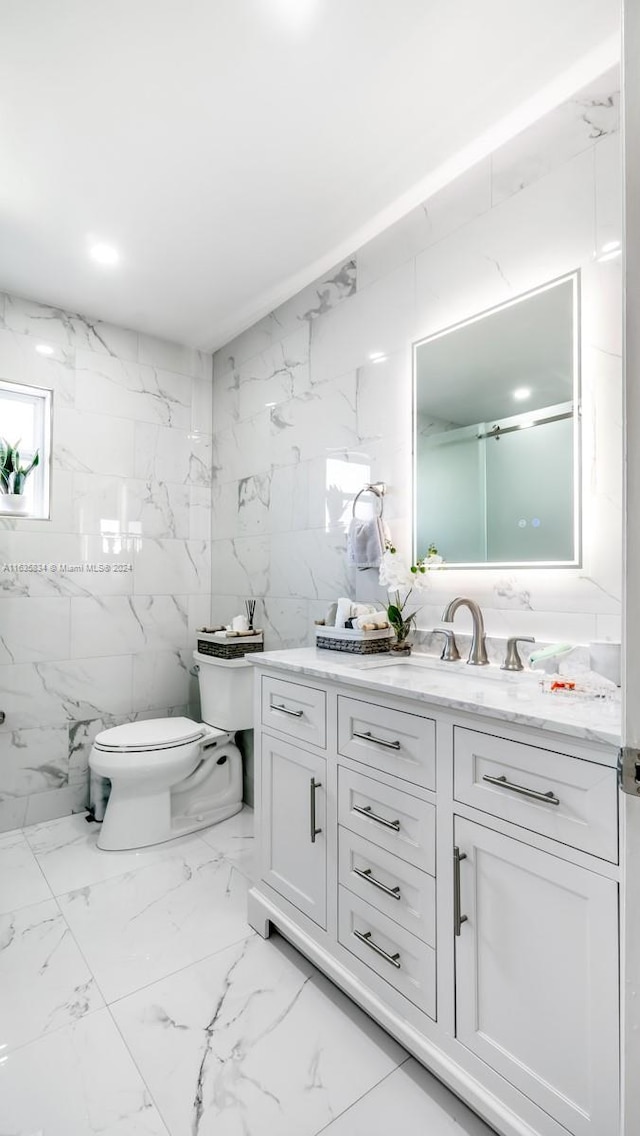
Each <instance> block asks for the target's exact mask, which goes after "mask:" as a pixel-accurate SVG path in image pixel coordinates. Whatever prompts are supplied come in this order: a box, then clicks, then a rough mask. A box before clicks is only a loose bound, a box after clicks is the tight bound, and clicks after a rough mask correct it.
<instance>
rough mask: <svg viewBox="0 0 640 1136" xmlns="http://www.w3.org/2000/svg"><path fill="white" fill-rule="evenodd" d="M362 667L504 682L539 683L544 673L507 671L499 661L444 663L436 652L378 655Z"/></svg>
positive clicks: (406, 673) (410, 675)
mask: <svg viewBox="0 0 640 1136" xmlns="http://www.w3.org/2000/svg"><path fill="white" fill-rule="evenodd" d="M362 666H363V667H364V668H365V669H366V670H368V671H369V670H373V671H379V670H383V669H384V670H385V671H387V672H388V673H391V672H393V674H394V675H397V676H398V678H400V677H401V676H403V675H404V676H405V677H411V678H415V677H416V676H417V673H419V672H420V671H431V672H432V673H433V672H436V673H438V674H440V675H443V676H445V675H448V676H449V677H450V678H453V677H455V678H456V679H473V681H474V682H476V683H477V682H478V681H479V680H480V681H486V682H502V683H513V682H517V683H521V682H534V683H535V682H539V681H540V678H541V675H540V673H539V672H538V671H530V670H524V671H503V670H502V669H501V668H500V667H499V666H497V665H496V664H495V663H490V664H489V666H473V665H469V664H468V663H467V662H465V661H463V660H460V662H456V663H449V662H443V660H442V659H437V658H434V657H433V656H432V655H414V656H412V657H410V658H408V659H393V658H384V659H383V658H380V657H378V658H376V659H367V660H366V661H365V660H363V661H362Z"/></svg>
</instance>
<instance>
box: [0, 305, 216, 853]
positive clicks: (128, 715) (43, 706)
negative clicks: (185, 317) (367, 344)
mask: <svg viewBox="0 0 640 1136" xmlns="http://www.w3.org/2000/svg"><path fill="white" fill-rule="evenodd" d="M43 344H46V345H47V346H48V347H50V348H51V349H52V352H53V353H52V354H51V355H49V356H46V357H45V356H43V355H41V354H39V353H38V352H37V351H36V350H35V349H36V347H37V346H39V345H43ZM0 377H1V378H2V379H7V380H13V381H15V382H18V383H25V384H28V385H29V384H31V385H36V386H44V387H50V388H52V389H53V392H54V396H53V407H54V409H53V470H52V479H51V489H52V513H51V520H50V521H36V520H33V521H30V520H26V519H25V520H17V519H8V518H0V692H1V694H0V709H2V710H4V712H5V715H6V719H5V722H4V724H3V725H2V726H0V831H1V830H3V829H11V828H15V827H17V826H21V825H24V824H31V823H35V822H38V821H45V820H49V819H51V818H54V817H58V816H62V815H64V814H67V813H70V812H72V811H76V810H78V809H81V808H82V807H83V806H84V805H85V803H86V796H87V760H88V754H89V749H90V746H91V742H92V739H93V737H94V736H95V734H96V733H97V732H98V730H100V729H103V728H105V727H107V726H109V725H114V724H117V723H119V722H123V721H129V720H133V719H135V718H137V717H152V716H159V715H163V714H179V713H185V712H187V707H188V705H189V703H190V700H192V699H193V697H194V695H195V694H196V690H195V684H194V680H193V679H192V678H191V677H190V675H189V667H190V664H191V658H190V651H191V649H192V647H193V640H194V631H195V628H196V627H197V626H200V625H202V624H203V623H205V622H207V621H208V619H209V606H210V595H209V593H210V580H211V555H210V534H211V518H210V512H211V460H212V459H211V455H212V438H211V405H212V382H211V356H210V355H207V354H202V353H200V352H197V351H194V350H191V349H190V348H185V347H181V346H179V345H178V344H173V343H168V342H164V341H161V340H158V339H153V338H151V337H149V336H146V335H142V334H138V333H136V332H133V331H127V330H125V329H123V328H117V327H112V326H109V325H105V324H100V323H92V322H90V321H88V320H86V319H84V318H82V317H80V316H76V315H71V314H69V313H66V312H61V311H58V310H55V309H52V308H48V307H45V306H43V305H41V304H37V303H34V302H31V301H27V300H23V299H18V298H16V297H13V296H8V295H2V296H0ZM1 432H2V430H1V426H0V433H1ZM92 564H93V565H102V566H103V567H102V568H101V569H98V570H96V571H89V570H88V567H87V566H88V565H92ZM20 565H22V566H23V567H22V568H20ZM30 565H46V566H47V567H46V568H44V570H42V569H41V570H38V571H29V570H28V566H30ZM61 565H63V566H64V565H67V567H66V568H65V567H60V566H61ZM76 566H80V568H81V569H82V570H80V571H77V570H75V568H76ZM105 568H106V570H105Z"/></svg>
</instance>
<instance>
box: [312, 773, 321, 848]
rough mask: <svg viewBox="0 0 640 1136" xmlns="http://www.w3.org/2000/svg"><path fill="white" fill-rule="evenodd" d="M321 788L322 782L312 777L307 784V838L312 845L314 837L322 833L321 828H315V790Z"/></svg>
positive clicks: (314, 840)
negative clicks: (308, 837)
mask: <svg viewBox="0 0 640 1136" xmlns="http://www.w3.org/2000/svg"><path fill="white" fill-rule="evenodd" d="M321 787H322V782H321V781H316V779H315V777H312V778H311V780H310V782H309V836H310V838H311V843H312V844H315V842H316V836H319V835H320V833H321V832H322V829H321V828H316V789H320V788H321Z"/></svg>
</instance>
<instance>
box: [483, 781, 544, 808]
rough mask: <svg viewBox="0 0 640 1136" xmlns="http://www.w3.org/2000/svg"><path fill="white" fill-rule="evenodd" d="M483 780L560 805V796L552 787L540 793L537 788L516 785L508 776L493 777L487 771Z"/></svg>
mask: <svg viewBox="0 0 640 1136" xmlns="http://www.w3.org/2000/svg"><path fill="white" fill-rule="evenodd" d="M482 780H483V781H488V782H489V784H490V785H499V786H500V788H501V789H509V791H510V792H511V793H519V794H520V796H521V797H532V798H533V800H534V801H544V802H545V804H547V805H559V804H560V798H559V797H556V796H555V794H554V793H552V792H551V789H550V790H549V792H548V793H539V792H538V790H537V789H527V786H526V785H515V784H514V783H513V781H507V779H506V777H505V776H504V775H503V776H502V777H491V776H490V775H489V774H488V773H485V774H484V775H483V777H482Z"/></svg>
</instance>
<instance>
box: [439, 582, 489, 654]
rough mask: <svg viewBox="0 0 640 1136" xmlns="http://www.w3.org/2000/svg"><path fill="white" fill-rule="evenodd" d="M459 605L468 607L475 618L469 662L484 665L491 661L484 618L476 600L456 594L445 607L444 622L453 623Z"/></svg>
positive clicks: (472, 617)
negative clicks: (488, 654) (488, 656)
mask: <svg viewBox="0 0 640 1136" xmlns="http://www.w3.org/2000/svg"><path fill="white" fill-rule="evenodd" d="M459 607H466V608H468V609H469V611H470V612H471V619H472V620H473V637H472V639H471V650H470V651H469V658H468V659H467V662H468V663H470V664H471V666H474V667H484V666H486V665H487V664H488V662H489V659H488V658H487V648H486V645H485V638H484V619H483V618H482V612H481V611H480V608H479V607H478V605H477V603H476V602H475V600H468V599H466V598H465V596H456V598H455V599H454V600H451V603H449V604H447V606H446V608H445V609H444V611H443V613H442V622H443V623H453V617H454V615H455V614H456V612H457V610H458V608H459Z"/></svg>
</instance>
